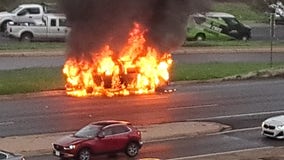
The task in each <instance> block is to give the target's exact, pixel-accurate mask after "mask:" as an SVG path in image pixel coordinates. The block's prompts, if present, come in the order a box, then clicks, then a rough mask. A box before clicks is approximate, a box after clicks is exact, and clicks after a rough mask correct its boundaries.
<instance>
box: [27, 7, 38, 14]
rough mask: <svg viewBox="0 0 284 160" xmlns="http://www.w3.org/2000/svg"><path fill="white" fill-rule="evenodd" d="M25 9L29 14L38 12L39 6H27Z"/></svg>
mask: <svg viewBox="0 0 284 160" xmlns="http://www.w3.org/2000/svg"><path fill="white" fill-rule="evenodd" d="M27 10H28V12H29V14H39V13H40V11H39V8H28V9H27Z"/></svg>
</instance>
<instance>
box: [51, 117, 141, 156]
mask: <svg viewBox="0 0 284 160" xmlns="http://www.w3.org/2000/svg"><path fill="white" fill-rule="evenodd" d="M141 147H142V141H141V132H140V131H139V130H138V129H136V128H135V127H133V126H132V125H131V124H130V123H129V122H125V121H99V122H94V123H90V124H89V125H87V126H85V127H83V128H82V129H80V130H79V131H78V132H76V133H75V134H73V135H70V136H66V137H63V138H61V139H59V140H57V141H56V142H55V143H53V154H54V155H55V156H57V157H61V158H62V159H68V158H75V159H78V160H90V158H91V155H97V154H105V153H116V152H125V153H126V154H127V155H128V156H129V157H134V156H136V155H137V154H138V152H139V149H140V148H141Z"/></svg>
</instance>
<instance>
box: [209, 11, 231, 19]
mask: <svg viewBox="0 0 284 160" xmlns="http://www.w3.org/2000/svg"><path fill="white" fill-rule="evenodd" d="M206 16H208V17H227V18H235V16H234V15H232V14H229V13H225V12H208V13H206Z"/></svg>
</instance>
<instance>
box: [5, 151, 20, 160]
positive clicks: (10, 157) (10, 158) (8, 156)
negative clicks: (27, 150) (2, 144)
mask: <svg viewBox="0 0 284 160" xmlns="http://www.w3.org/2000/svg"><path fill="white" fill-rule="evenodd" d="M0 160H25V158H24V156H22V155H19V154H14V153H10V152H7V151H3V150H0Z"/></svg>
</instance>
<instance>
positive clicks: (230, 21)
mask: <svg viewBox="0 0 284 160" xmlns="http://www.w3.org/2000/svg"><path fill="white" fill-rule="evenodd" d="M223 19H224V21H225V22H226V23H227V24H228V25H229V26H236V25H238V24H239V21H238V20H237V19H235V18H223Z"/></svg>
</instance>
